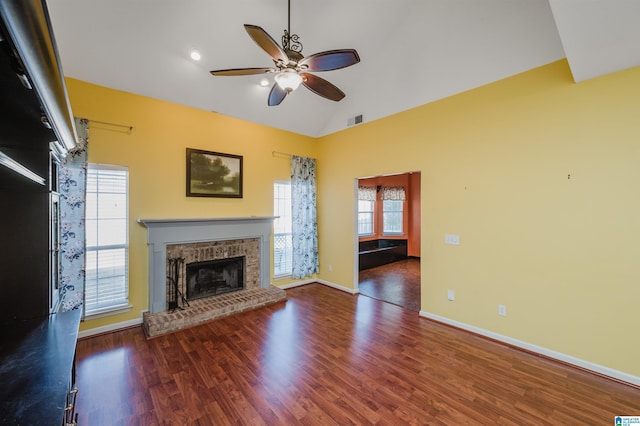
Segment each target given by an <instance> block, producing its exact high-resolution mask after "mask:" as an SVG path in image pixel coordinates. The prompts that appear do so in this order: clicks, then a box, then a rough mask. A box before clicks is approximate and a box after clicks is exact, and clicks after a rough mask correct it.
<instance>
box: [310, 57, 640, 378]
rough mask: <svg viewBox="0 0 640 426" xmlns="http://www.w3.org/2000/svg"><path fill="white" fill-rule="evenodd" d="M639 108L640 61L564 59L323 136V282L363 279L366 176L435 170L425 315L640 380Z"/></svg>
mask: <svg viewBox="0 0 640 426" xmlns="http://www.w3.org/2000/svg"><path fill="white" fill-rule="evenodd" d="M639 117H640V68H635V69H632V70H628V71H624V72H619V73H616V74H612V75H608V76H604V77H600V78H598V79H594V80H590V81H586V82H582V83H580V84H575V83H573V82H572V80H571V75H570V71H569V68H568V66H567V63H566V62H565V61H560V62H556V63H553V64H549V65H547V66H544V67H541V68H538V69H535V70H532V71H529V72H526V73H524V74H521V75H517V76H514V77H511V78H508V79H505V80H502V81H499V82H496V83H493V84H490V85H487V86H484V87H481V88H478V89H475V90H472V91H469V92H466V93H462V94H459V95H456V96H453V97H450V98H447V99H444V100H441V101H438V102H434V103H431V104H427V105H424V106H421V107H418V108H415V109H412V110H409V111H406V112H403V113H400V114H397V115H394V116H391V117H387V118H384V119H381V120H378V121H374V122H371V123H366V124H364V125H360V126H357V127H352V128H349V129H347V130H345V131H341V132H338V133H335V134H332V135H329V136H326V137H323V138H321V140H320V142H319V147H318V149H319V151H318V153H319V157H318V158H319V161H318V164H319V167H318V188H319V194H318V199H319V206H318V208H319V212H318V217H319V229H320V235H319V241H320V262H321V278H323V279H325V280H327V281H331V282H334V283H336V284H339V285H342V286H345V287H350V288H352V287H353V286H354V269H353V268H354V256H355V239H354V234H355V228H354V215H355V211H354V201H353V200H354V188H353V186H354V179H355V178H357V177H361V176H374V175H380V174H388V173H399V172H405V171H421V172H422V181H421V183H422V194H421V195H422V214H421V219H422V239H421V244H422V264H421V268H422V310H423V311H426V312H429V313H432V314H436V315H440V316H444V317H447V318H450V319H452V320H455V321H460V322H463V323H466V324H469V325H473V326H476V327H480V328H482V329H485V330H489V331H492V332H495V333H499V334H502V335H505V336H509V337H511V338H514V339H519V340H522V341H525V342H528V343H531V344H534V345H538V346H541V347H544V348H547V349H551V350H554V351H558V352H561V353H564V354H567V355H570V356H573V357H577V358H580V359H583V360H586V361H589V362H592V363H596V364H599V365H602V366H606V367H609V368H613V369H616V370H619V371H622V372H626V373H627V374H631V375H635V376H640V363H639V362H638V360H639V359H640V340H639V339H638V338H637V335H638V325H639V322H638V312H639V306H640V305H639V303H640V267H639V266H638V265H640V260H639V258H640V249H639V248H638V244H639V241H640V187H639V185H638V184H639V183H640V119H639ZM355 159H359V160H358V161H356V160H355ZM336 206H340V208H336ZM445 234H459V235H460V239H461V244H460V245H459V246H452V245H445V244H444V236H445ZM329 265H331V266H332V271H329V269H328V266H329ZM448 289H453V290H455V295H456V300H455V301H453V302H449V301H447V290H448ZM498 304H504V305H506V306H507V314H508V315H507V316H506V317H500V316H498V315H497V307H498Z"/></svg>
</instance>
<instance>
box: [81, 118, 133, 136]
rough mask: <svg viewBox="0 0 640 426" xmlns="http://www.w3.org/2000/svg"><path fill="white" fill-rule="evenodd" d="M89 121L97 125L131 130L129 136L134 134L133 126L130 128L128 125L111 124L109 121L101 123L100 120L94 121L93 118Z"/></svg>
mask: <svg viewBox="0 0 640 426" xmlns="http://www.w3.org/2000/svg"><path fill="white" fill-rule="evenodd" d="M87 120H89V121H90V122H92V123H97V124H106V125H107V126H116V127H123V128H126V129H128V130H129V132H128V133H129V134H131V133H133V129H134V127H133V126H129V125H126V124H119V123H111V122H109V121H100V120H93V119H91V118H88V119H87Z"/></svg>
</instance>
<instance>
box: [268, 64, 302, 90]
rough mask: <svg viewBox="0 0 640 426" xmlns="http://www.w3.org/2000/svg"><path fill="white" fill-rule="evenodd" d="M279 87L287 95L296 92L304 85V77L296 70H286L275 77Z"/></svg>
mask: <svg viewBox="0 0 640 426" xmlns="http://www.w3.org/2000/svg"><path fill="white" fill-rule="evenodd" d="M274 79H275V80H276V83H278V86H280V88H282V89H283V90H285V91H286V92H287V93H290V92H293V91H294V90H296V89H297V88H298V87H299V86H300V84H301V83H302V77H301V76H300V74H298V73H297V72H296V71H295V70H292V69H289V68H287V69H284V70H282V71H281V72H280V73H278V74H276V76H275V77H274Z"/></svg>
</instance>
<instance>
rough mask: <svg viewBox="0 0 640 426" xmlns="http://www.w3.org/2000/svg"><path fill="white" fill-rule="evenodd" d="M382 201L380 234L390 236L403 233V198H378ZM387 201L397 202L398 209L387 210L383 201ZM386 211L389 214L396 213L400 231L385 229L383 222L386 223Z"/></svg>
mask: <svg viewBox="0 0 640 426" xmlns="http://www.w3.org/2000/svg"><path fill="white" fill-rule="evenodd" d="M380 201H381V203H382V235H388V236H392V235H404V234H405V232H404V219H405V210H406V209H405V202H406V201H405V200H380ZM387 201H390V202H393V203H394V204H395V203H398V205H399V206H400V210H387V209H386V208H385V203H386V202H387ZM387 213H389V214H394V215H398V214H399V216H400V231H385V224H386V220H385V219H386V217H387V216H386V215H387Z"/></svg>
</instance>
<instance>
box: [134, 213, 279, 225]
mask: <svg viewBox="0 0 640 426" xmlns="http://www.w3.org/2000/svg"><path fill="white" fill-rule="evenodd" d="M277 217H278V216H246V217H203V218H197V217H196V218H192V217H187V218H168V219H138V223H142V224H143V225H145V226H146V227H147V228H148V227H149V226H154V225H162V224H169V223H189V222H193V223H198V222H245V221H262V220H273V219H275V218H277Z"/></svg>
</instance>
